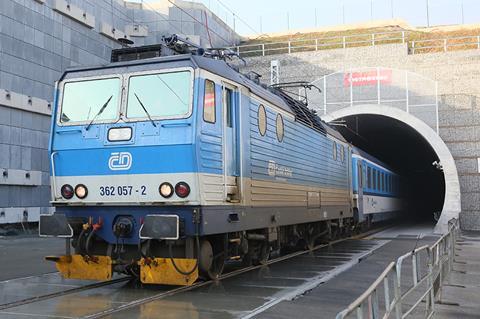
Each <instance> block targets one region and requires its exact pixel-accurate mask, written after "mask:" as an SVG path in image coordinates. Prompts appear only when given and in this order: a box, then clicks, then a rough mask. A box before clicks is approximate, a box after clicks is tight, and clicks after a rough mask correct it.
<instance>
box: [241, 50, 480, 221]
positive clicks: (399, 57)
mask: <svg viewBox="0 0 480 319" xmlns="http://www.w3.org/2000/svg"><path fill="white" fill-rule="evenodd" d="M271 60H278V61H279V63H280V81H281V82H288V81H308V82H311V81H314V80H315V79H318V78H321V77H322V76H324V75H327V74H330V73H333V72H337V71H341V70H349V69H351V68H359V67H389V68H397V69H405V70H409V71H412V72H416V73H418V74H421V75H423V76H425V77H428V78H431V79H433V80H436V81H438V95H439V129H440V130H439V131H440V132H439V133H440V137H441V138H442V139H443V141H444V142H445V143H446V145H447V146H448V148H449V149H450V152H451V153H452V155H453V157H454V159H455V163H456V165H457V169H458V174H459V179H460V189H461V202H462V213H461V215H460V219H461V222H462V227H463V228H465V229H480V173H479V172H480V171H479V169H480V168H479V162H478V161H479V160H478V159H479V158H480V50H468V51H457V52H448V53H431V54H418V55H410V54H408V49H407V46H406V45H404V44H391V45H380V46H376V47H359V48H349V49H336V50H328V51H327V50H323V51H317V52H305V53H294V54H290V55H277V56H267V57H254V58H247V62H248V66H247V67H246V68H243V70H242V71H244V72H248V71H250V70H251V71H255V72H258V73H260V74H261V75H262V81H263V82H265V83H267V84H268V83H269V81H270V61H271Z"/></svg>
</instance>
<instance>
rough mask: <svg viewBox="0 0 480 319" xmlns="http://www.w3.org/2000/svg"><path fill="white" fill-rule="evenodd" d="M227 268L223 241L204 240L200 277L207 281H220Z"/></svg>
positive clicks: (201, 252)
mask: <svg viewBox="0 0 480 319" xmlns="http://www.w3.org/2000/svg"><path fill="white" fill-rule="evenodd" d="M224 267H225V251H224V249H223V242H222V241H221V240H211V241H210V240H203V241H202V243H201V244H200V256H199V268H200V275H201V276H202V277H204V278H205V279H212V280H215V279H218V277H220V275H221V274H222V272H223V268H224Z"/></svg>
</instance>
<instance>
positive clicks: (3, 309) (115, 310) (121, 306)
mask: <svg viewBox="0 0 480 319" xmlns="http://www.w3.org/2000/svg"><path fill="white" fill-rule="evenodd" d="M386 228H388V227H382V228H377V229H373V230H370V231H368V232H366V233H362V234H360V235H356V236H352V237H348V238H342V239H339V240H335V241H333V242H330V243H328V244H322V245H318V246H316V247H315V248H314V249H312V250H307V251H297V252H293V253H290V254H287V255H283V256H279V257H276V258H274V259H271V260H269V261H268V262H267V265H275V264H279V263H281V262H283V261H285V262H286V261H288V260H293V259H294V258H296V257H300V256H305V255H308V254H311V253H312V252H315V251H318V250H321V249H323V248H326V247H329V246H333V245H338V244H340V243H343V242H347V241H351V240H355V239H364V238H367V237H368V236H371V235H373V234H375V233H377V232H380V231H382V230H384V229H386ZM339 254H340V255H341V252H340V253H339V252H337V253H336V256H339ZM367 254H368V253H367ZM322 258H328V256H323V257H322ZM263 267H264V265H259V266H250V267H245V268H240V269H236V270H232V271H230V272H228V273H225V274H223V275H221V276H220V278H219V279H218V282H214V281H211V280H210V281H203V282H197V283H195V284H194V285H192V286H182V287H168V288H167V290H164V291H161V292H157V291H155V292H152V290H151V289H149V290H148V292H147V293H146V294H147V296H145V297H141V298H134V299H133V300H131V301H128V302H123V303H115V302H111V303H110V306H107V307H106V309H102V310H100V311H93V312H90V313H77V314H74V315H73V316H67V315H66V313H64V314H60V313H59V314H58V315H55V314H49V315H48V317H53V318H84V319H96V318H104V317H107V316H108V317H113V316H115V315H118V314H121V313H123V312H125V311H129V310H130V309H134V308H137V307H141V306H144V305H147V304H150V303H153V302H155V301H158V300H161V299H165V298H167V297H174V296H179V295H181V294H182V293H187V292H192V291H194V290H199V289H201V288H202V287H206V286H209V285H212V284H215V283H222V282H224V281H226V280H227V279H229V278H233V277H237V276H240V275H242V274H245V273H248V272H252V271H254V270H256V269H260V268H263ZM345 267H347V268H348V265H343V266H342V267H340V268H345ZM340 270H341V269H340ZM326 277H328V275H327V276H322V278H323V279H324V280H327V279H328V278H326ZM130 279H131V278H130V277H121V278H117V279H114V280H110V281H105V282H98V283H93V284H88V285H85V286H80V287H74V288H70V289H66V290H62V291H58V292H53V293H48V294H42V295H38V296H34V297H29V298H24V299H20V300H15V301H12V302H8V303H5V304H2V305H0V318H3V317H4V315H6V316H8V317H10V316H12V315H15V314H16V313H18V314H25V313H24V312H22V311H24V310H25V309H34V308H35V307H34V306H35V305H40V304H45V303H46V302H48V301H49V300H52V303H54V302H53V301H54V300H55V301H58V300H73V299H74V298H75V297H76V296H79V295H80V294H81V293H84V292H89V291H93V292H95V291H97V290H101V289H102V288H108V286H113V287H115V286H116V285H118V284H121V283H125V282H127V281H128V280H130ZM315 285H318V283H317V282H316V281H315V280H313V281H310V284H309V285H305V286H304V287H303V288H301V289H300V290H299V289H296V290H292V291H291V292H289V294H287V295H285V296H283V297H282V298H273V299H271V300H268V302H266V303H264V304H262V305H260V306H258V307H255V308H254V309H252V312H250V315H246V316H244V317H245V318H249V317H250V316H252V315H253V314H255V313H258V312H261V311H263V310H264V309H267V308H269V307H271V306H273V305H275V304H276V303H278V302H279V301H281V300H283V299H285V298H290V297H295V296H294V294H301V293H302V291H306V290H309V289H311V288H313V287H314V286H315ZM22 306H23V307H22ZM25 307H28V308H25ZM17 310H18V311H17ZM29 311H32V310H29Z"/></svg>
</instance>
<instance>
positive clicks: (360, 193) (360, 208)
mask: <svg viewBox="0 0 480 319" xmlns="http://www.w3.org/2000/svg"><path fill="white" fill-rule="evenodd" d="M357 181H358V182H357V185H358V200H357V205H358V212H359V216H358V218H359V220H360V221H363V185H364V183H365V180H364V174H363V165H362V161H361V160H360V159H357Z"/></svg>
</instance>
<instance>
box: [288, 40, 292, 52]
mask: <svg viewBox="0 0 480 319" xmlns="http://www.w3.org/2000/svg"><path fill="white" fill-rule="evenodd" d="M288 53H289V54H290V53H292V46H291V43H290V41H288Z"/></svg>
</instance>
